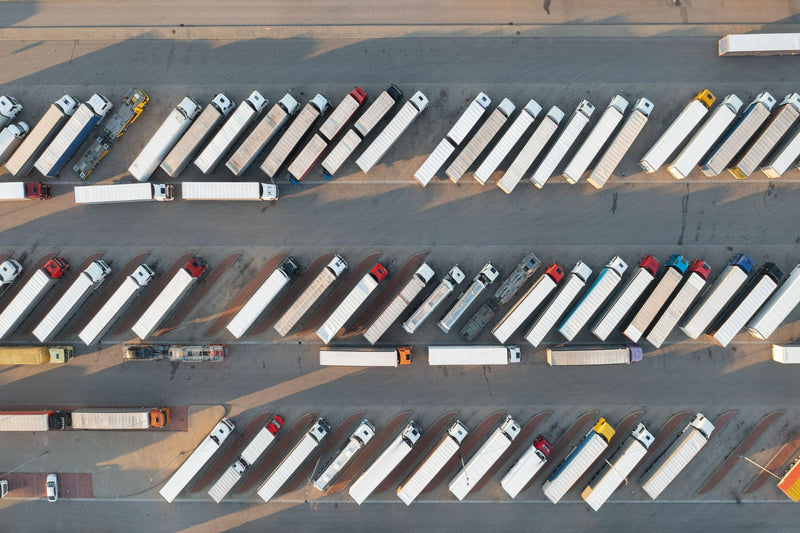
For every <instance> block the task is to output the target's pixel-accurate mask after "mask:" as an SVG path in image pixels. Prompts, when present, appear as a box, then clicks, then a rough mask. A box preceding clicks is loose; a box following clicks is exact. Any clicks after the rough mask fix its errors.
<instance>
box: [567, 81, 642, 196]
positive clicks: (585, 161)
mask: <svg viewBox="0 0 800 533" xmlns="http://www.w3.org/2000/svg"><path fill="white" fill-rule="evenodd" d="M627 109H628V101H627V100H626V99H625V98H623V97H622V96H620V95H616V96H615V97H614V98H612V99H611V102H610V103H609V104H608V107H606V110H605V111H603V114H602V115H600V118H599V119H598V121H597V124H595V125H594V128H592V131H591V132H590V133H589V135H588V136H587V137H586V140H584V141H583V144H582V145H581V147H580V148H578V151H577V152H575V155H574V156H572V160H571V161H570V162H569V164H567V168H565V169H564V172H563V174H562V175H563V176H564V179H565V180H567V181H568V182H569V183H571V184H573V185H574V184H576V183H578V181H579V180H580V179H581V176H583V173H584V172H586V169H587V168H589V166H591V164H592V163H593V162H594V160H595V158H596V157H597V154H599V153H600V150H602V149H603V147H604V146H605V145H606V143H607V142H608V139H610V138H611V135H612V134H613V133H614V132H615V131H616V129H617V126H619V123H620V122H622V117H623V116H624V115H625V111H626V110H627Z"/></svg>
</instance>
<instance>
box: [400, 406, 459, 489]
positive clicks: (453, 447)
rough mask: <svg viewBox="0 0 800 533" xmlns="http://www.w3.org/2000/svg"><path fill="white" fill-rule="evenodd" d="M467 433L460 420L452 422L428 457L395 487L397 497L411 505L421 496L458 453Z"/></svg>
mask: <svg viewBox="0 0 800 533" xmlns="http://www.w3.org/2000/svg"><path fill="white" fill-rule="evenodd" d="M468 433H469V430H468V429H467V426H465V425H464V424H463V423H462V422H461V421H460V420H456V421H455V422H453V425H451V426H450V428H448V430H447V433H446V434H445V436H444V437H442V440H440V441H439V444H437V445H436V447H435V448H434V449H433V450H432V451H431V453H429V454H428V457H426V458H425V460H424V461H422V462H421V463H420V464H419V466H417V468H416V469H415V470H414V472H412V473H411V475H410V476H408V478H407V479H406V480H405V481H404V482H403V483H401V484H400V486H399V487H397V496H398V497H399V498H400V499H401V500H403V503H405V504H406V505H411V504H412V503H413V502H414V500H416V499H417V498H418V497H419V495H420V494H422V491H423V490H425V488H426V487H427V486H428V485H430V483H431V481H433V478H435V477H436V475H437V474H438V473H439V472H441V471H442V468H444V466H445V465H446V464H447V462H448V461H449V460H450V459H452V458H453V457H454V456H455V454H456V453H458V449H459V448H460V447H461V443H462V442H464V439H465V438H466V437H467V434H468Z"/></svg>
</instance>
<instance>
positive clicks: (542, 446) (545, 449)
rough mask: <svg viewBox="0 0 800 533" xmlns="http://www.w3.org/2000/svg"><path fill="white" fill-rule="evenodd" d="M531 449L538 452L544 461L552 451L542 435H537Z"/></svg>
mask: <svg viewBox="0 0 800 533" xmlns="http://www.w3.org/2000/svg"><path fill="white" fill-rule="evenodd" d="M533 447H534V448H536V449H537V450H539V451H540V452H541V453H542V455H543V456H544V458H545V459H547V458H548V457H550V452H551V451H552V450H553V447H552V445H551V444H550V442H549V441H548V440H547V439H546V438H544V435H539V436H538V437H536V439H535V440H534V441H533Z"/></svg>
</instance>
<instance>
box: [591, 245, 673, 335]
mask: <svg viewBox="0 0 800 533" xmlns="http://www.w3.org/2000/svg"><path fill="white" fill-rule="evenodd" d="M660 266H661V264H660V263H659V262H658V260H657V259H656V258H655V257H653V256H652V255H646V256H644V257H643V258H642V260H641V261H639V265H638V266H637V267H636V269H635V270H634V271H633V273H632V274H631V277H630V278H628V281H627V282H626V283H625V285H624V286H623V287H622V289H621V290H620V291H619V293H618V294H617V296H616V297H615V298H614V300H612V301H611V303H610V304H609V305H608V306H607V307H606V308H605V310H604V311H603V312H602V313H601V315H600V317H599V318H598V319H597V322H596V323H595V325H594V326H593V327H592V333H593V334H594V336H595V337H597V338H598V339H600V340H601V341H604V340H606V339H607V338H608V336H609V335H611V332H612V331H614V329H616V327H617V326H618V325H619V323H620V322H622V319H623V318H625V316H626V315H627V314H628V312H629V311H630V310H631V309H632V308H633V305H634V304H635V303H636V302H637V301H638V300H639V297H640V296H641V295H642V294H644V291H645V290H647V287H649V286H650V283H652V282H653V280H654V279H655V278H656V272H658V268H659V267H660Z"/></svg>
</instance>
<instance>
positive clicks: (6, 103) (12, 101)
mask: <svg viewBox="0 0 800 533" xmlns="http://www.w3.org/2000/svg"><path fill="white" fill-rule="evenodd" d="M21 112H22V104H20V103H19V100H17V99H16V98H14V97H13V96H5V95H3V96H0V128H2V127H3V126H5V125H6V124H8V123H9V122H11V121H12V120H14V118H15V117H16V116H17V115H19V114H20V113H21Z"/></svg>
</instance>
